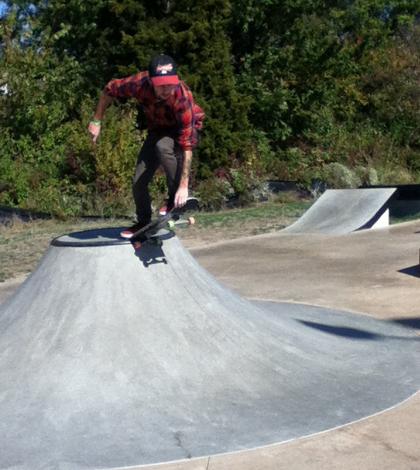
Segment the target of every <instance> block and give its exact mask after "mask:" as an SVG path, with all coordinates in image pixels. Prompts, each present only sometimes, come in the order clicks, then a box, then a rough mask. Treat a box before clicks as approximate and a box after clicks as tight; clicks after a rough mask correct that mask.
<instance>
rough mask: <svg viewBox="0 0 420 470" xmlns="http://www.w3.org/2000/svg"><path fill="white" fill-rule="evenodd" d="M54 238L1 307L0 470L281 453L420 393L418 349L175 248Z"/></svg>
mask: <svg viewBox="0 0 420 470" xmlns="http://www.w3.org/2000/svg"><path fill="white" fill-rule="evenodd" d="M117 234H118V230H117V229H115V230H102V231H91V232H82V233H75V234H72V235H70V236H65V237H61V238H60V239H58V240H55V241H54V242H53V244H52V245H51V247H50V248H49V250H48V251H47V253H46V255H45V256H44V258H43V259H42V261H41V263H40V265H39V266H38V268H37V269H36V270H35V271H34V273H33V274H32V275H31V276H30V277H29V278H28V280H27V281H26V282H25V283H24V284H23V285H22V286H21V288H20V289H19V290H18V291H17V292H16V294H15V295H14V296H13V297H12V298H10V299H9V300H8V301H6V303H4V304H3V305H2V306H1V307H0V469H2V470H4V469H19V470H41V469H43V470H47V469H54V470H55V469H62V470H81V469H85V470H86V469H98V468H102V469H103V468H114V469H115V468H121V467H128V466H134V465H141V464H149V463H158V462H163V461H173V460H178V459H190V458H193V457H198V456H204V455H211V454H216V453H223V452H230V451H238V450H241V449H247V448H252V447H256V446H262V445H266V444H271V443H276V442H282V441H285V440H289V439H294V438H297V437H301V436H303V435H308V434H311V433H315V432H319V431H322V430H325V429H329V428H332V427H336V426H339V425H342V424H345V423H348V422H351V421H354V420H357V419H360V418H362V417H364V416H367V415H370V414H373V413H376V412H378V411H380V410H383V409H385V408H388V407H391V406H393V405H394V404H396V403H399V402H400V401H401V400H404V399H405V398H407V397H409V396H411V395H412V394H413V393H415V391H416V390H417V389H418V388H419V385H420V365H419V361H418V357H419V352H420V345H419V341H418V337H416V336H415V334H414V333H413V332H411V331H410V330H408V329H406V328H404V327H402V326H397V325H390V324H388V323H384V322H379V321H375V320H373V319H369V318H366V317H363V316H360V315H351V314H347V313H344V312H335V311H329V310H325V309H317V308H312V307H308V306H298V305H294V306H292V305H287V304H281V305H279V304H275V303H270V304H269V303H251V302H249V301H246V300H245V299H243V298H241V297H239V296H238V295H236V294H235V293H234V292H232V291H230V290H228V289H226V288H225V287H223V286H222V285H221V284H219V283H218V282H217V281H216V280H215V279H214V278H213V277H212V276H211V275H210V274H209V273H208V272H206V271H205V270H204V269H202V268H201V267H200V266H199V265H198V264H197V262H196V261H195V260H194V259H193V258H192V257H191V256H190V254H189V253H188V252H187V251H186V250H185V249H184V248H183V246H182V244H181V243H180V242H179V240H178V239H177V238H176V237H172V238H168V239H167V240H163V244H162V246H158V245H147V244H145V245H144V246H143V248H142V249H141V250H139V251H137V252H135V251H134V250H133V247H132V246H131V245H130V244H129V243H125V242H121V241H119V240H118V235H117Z"/></svg>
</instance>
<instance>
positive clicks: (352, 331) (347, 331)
mask: <svg viewBox="0 0 420 470" xmlns="http://www.w3.org/2000/svg"><path fill="white" fill-rule="evenodd" d="M299 322H300V323H302V324H303V325H306V326H309V327H311V328H315V329H317V330H320V331H323V332H324V333H329V334H332V335H336V336H343V337H345V338H352V339H365V340H377V339H379V338H381V336H382V335H378V334H376V333H370V332H369V331H364V330H359V329H357V328H349V327H345V326H335V325H325V324H323V323H316V322H311V321H307V320H299Z"/></svg>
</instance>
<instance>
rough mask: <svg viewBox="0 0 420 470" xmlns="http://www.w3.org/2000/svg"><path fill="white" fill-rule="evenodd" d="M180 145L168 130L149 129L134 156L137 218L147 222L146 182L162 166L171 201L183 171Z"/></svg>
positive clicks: (149, 213) (150, 210) (147, 200)
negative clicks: (151, 130) (152, 130)
mask: <svg viewBox="0 0 420 470" xmlns="http://www.w3.org/2000/svg"><path fill="white" fill-rule="evenodd" d="M182 156H183V152H182V149H181V147H180V146H179V145H178V143H177V142H176V140H175V136H174V134H173V133H171V132H165V131H162V132H149V134H148V135H147V138H146V140H145V142H144V144H143V147H142V148H141V150H140V154H139V157H138V159H137V166H136V171H135V174H134V178H133V196H134V201H135V203H136V212H137V220H138V221H139V222H147V221H149V220H150V218H151V217H152V203H151V199H150V194H149V183H150V182H151V181H152V178H153V176H154V174H155V173H156V170H157V169H158V168H159V166H162V167H163V169H164V171H165V174H166V182H167V185H168V196H169V198H168V199H169V202H170V203H173V200H174V198H175V194H176V191H177V189H178V186H179V181H180V178H181V172H182V161H183V160H182Z"/></svg>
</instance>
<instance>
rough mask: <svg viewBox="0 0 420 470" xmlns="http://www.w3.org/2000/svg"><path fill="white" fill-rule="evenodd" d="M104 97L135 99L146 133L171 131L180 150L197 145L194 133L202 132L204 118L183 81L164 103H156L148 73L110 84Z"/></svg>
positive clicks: (202, 112)
mask: <svg viewBox="0 0 420 470" xmlns="http://www.w3.org/2000/svg"><path fill="white" fill-rule="evenodd" d="M105 93H106V94H107V95H109V96H112V97H114V98H135V99H136V100H137V101H138V102H139V103H140V104H141V107H142V108H143V111H144V113H145V115H146V120H147V127H148V129H149V130H151V131H153V130H164V129H175V130H176V131H177V133H178V138H177V141H178V143H179V145H180V146H181V148H182V149H183V150H192V149H193V148H194V147H195V146H196V145H197V131H198V130H200V129H202V127H203V120H204V117H205V115H204V111H203V110H202V109H201V108H200V106H198V104H196V103H195V101H194V98H193V95H192V93H191V90H190V89H189V88H188V86H187V85H186V84H185V83H184V82H183V81H180V84H179V85H178V86H177V87H176V90H175V93H174V94H173V95H171V97H170V98H169V99H168V100H166V101H157V100H156V96H155V94H154V91H153V86H152V82H151V80H150V79H149V73H148V72H139V73H137V74H136V75H132V76H131V77H126V78H121V79H115V80H111V81H110V82H109V83H108V84H107V85H106V87H105Z"/></svg>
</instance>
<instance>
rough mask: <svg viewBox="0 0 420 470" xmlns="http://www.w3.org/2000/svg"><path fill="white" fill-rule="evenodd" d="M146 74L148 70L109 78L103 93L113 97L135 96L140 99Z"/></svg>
mask: <svg viewBox="0 0 420 470" xmlns="http://www.w3.org/2000/svg"><path fill="white" fill-rule="evenodd" d="M148 76H149V73H148V72H139V73H136V74H135V75H131V76H130V77H126V78H119V79H114V80H111V81H110V82H109V83H108V84H107V85H106V86H105V93H106V94H107V95H109V96H112V97H113V98H136V99H137V100H139V101H141V98H142V91H143V89H144V85H145V83H146V82H147V77H148Z"/></svg>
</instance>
